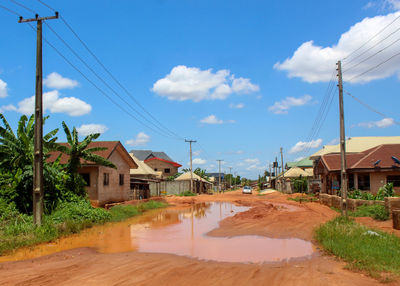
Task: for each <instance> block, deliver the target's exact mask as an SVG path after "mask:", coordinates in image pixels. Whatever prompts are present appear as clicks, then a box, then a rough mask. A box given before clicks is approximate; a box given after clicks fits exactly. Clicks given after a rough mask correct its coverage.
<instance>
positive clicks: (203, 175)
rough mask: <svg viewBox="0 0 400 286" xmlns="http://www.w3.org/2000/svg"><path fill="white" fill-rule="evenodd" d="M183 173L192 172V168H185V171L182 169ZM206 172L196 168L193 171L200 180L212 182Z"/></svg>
mask: <svg viewBox="0 0 400 286" xmlns="http://www.w3.org/2000/svg"><path fill="white" fill-rule="evenodd" d="M182 172H184V173H186V172H190V168H184V169H182ZM206 172H207V170H205V169H201V168H196V169H194V170H193V173H194V174H196V175H198V176H199V177H200V178H203V179H205V180H207V181H210V178H209V177H208V176H207V175H206Z"/></svg>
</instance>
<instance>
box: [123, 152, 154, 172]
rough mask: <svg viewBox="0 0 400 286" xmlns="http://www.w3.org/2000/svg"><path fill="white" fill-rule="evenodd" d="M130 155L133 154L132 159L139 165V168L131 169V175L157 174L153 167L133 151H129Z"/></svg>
mask: <svg viewBox="0 0 400 286" xmlns="http://www.w3.org/2000/svg"><path fill="white" fill-rule="evenodd" d="M129 155H131V157H132V159H133V160H134V161H135V163H136V164H137V165H138V168H137V169H131V171H130V173H131V175H149V176H154V177H156V176H157V173H156V171H154V170H153V169H152V168H150V167H149V166H148V165H147V164H146V163H145V162H143V161H140V160H139V159H138V158H136V157H135V156H134V155H133V154H132V153H129Z"/></svg>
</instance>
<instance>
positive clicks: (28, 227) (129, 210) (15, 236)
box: [0, 198, 167, 255]
mask: <svg viewBox="0 0 400 286" xmlns="http://www.w3.org/2000/svg"><path fill="white" fill-rule="evenodd" d="M166 206H167V204H166V203H163V202H157V201H149V202H146V203H142V204H139V205H136V206H133V205H118V206H114V207H112V208H111V209H110V210H109V211H107V210H105V209H103V208H93V207H92V206H91V205H90V202H89V201H88V200H86V199H82V198H76V199H75V200H74V201H70V202H62V203H60V204H59V205H58V206H57V208H56V209H55V210H54V211H53V212H52V213H51V214H48V215H45V216H44V218H43V224H42V225H41V226H36V225H35V224H34V223H33V217H32V215H27V214H21V213H20V212H18V210H17V209H16V208H15V205H13V204H11V205H6V204H4V202H1V201H0V255H4V254H6V253H7V252H9V251H11V250H13V249H16V248H19V247H23V246H30V245H35V244H38V243H44V242H50V241H54V240H55V239H57V238H60V237H63V236H67V235H70V234H73V233H78V232H80V231H81V230H83V229H85V228H89V227H92V226H94V225H98V224H104V223H106V222H117V221H122V220H125V219H127V218H130V217H133V216H136V215H140V214H142V213H143V212H144V211H146V210H151V209H156V208H162V207H166Z"/></svg>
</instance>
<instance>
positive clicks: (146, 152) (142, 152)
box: [130, 150, 151, 161]
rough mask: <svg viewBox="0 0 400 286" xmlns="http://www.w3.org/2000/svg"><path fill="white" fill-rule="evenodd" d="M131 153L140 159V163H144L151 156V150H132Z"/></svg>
mask: <svg viewBox="0 0 400 286" xmlns="http://www.w3.org/2000/svg"><path fill="white" fill-rule="evenodd" d="M130 153H133V156H135V157H136V158H138V159H139V160H140V161H144V160H146V159H147V157H149V155H150V154H151V150H131V152H130Z"/></svg>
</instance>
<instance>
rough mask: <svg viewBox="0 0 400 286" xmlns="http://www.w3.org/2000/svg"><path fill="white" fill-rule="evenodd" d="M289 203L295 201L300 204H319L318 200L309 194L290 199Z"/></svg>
mask: <svg viewBox="0 0 400 286" xmlns="http://www.w3.org/2000/svg"><path fill="white" fill-rule="evenodd" d="M288 200H289V201H295V202H298V203H310V202H318V199H317V198H316V197H315V196H314V195H313V194H309V195H307V196H297V197H294V198H288Z"/></svg>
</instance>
